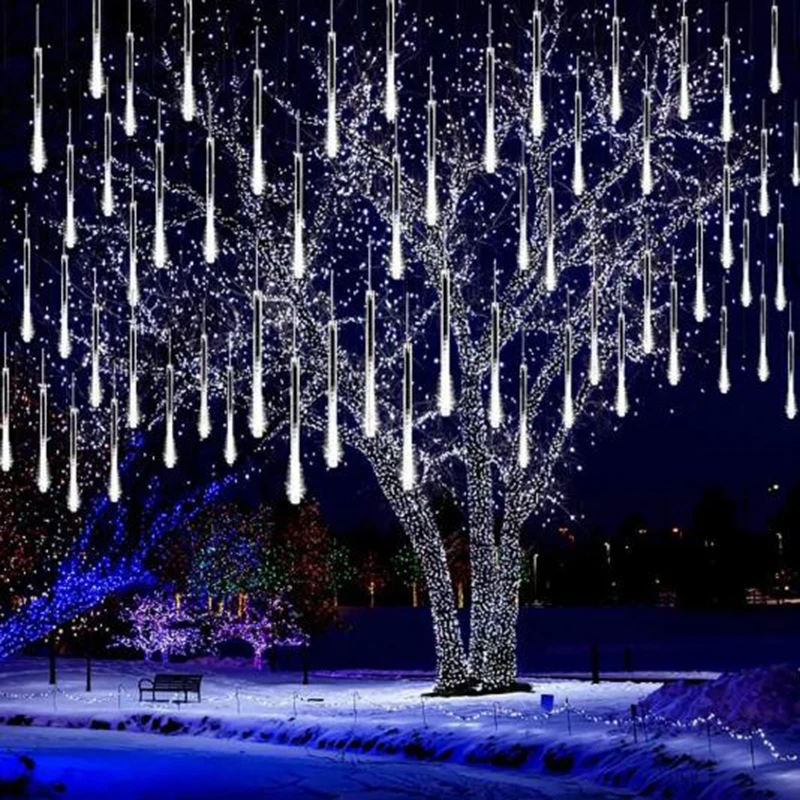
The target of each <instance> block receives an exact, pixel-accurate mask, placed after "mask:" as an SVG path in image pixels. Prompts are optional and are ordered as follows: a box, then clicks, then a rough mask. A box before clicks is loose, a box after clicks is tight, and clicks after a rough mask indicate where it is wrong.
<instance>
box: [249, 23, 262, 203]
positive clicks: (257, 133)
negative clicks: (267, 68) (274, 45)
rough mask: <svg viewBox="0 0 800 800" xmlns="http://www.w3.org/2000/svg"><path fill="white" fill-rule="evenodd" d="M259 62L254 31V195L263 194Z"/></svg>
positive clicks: (252, 186)
mask: <svg viewBox="0 0 800 800" xmlns="http://www.w3.org/2000/svg"><path fill="white" fill-rule="evenodd" d="M259 64H260V62H259V36H258V31H256V54H255V67H254V68H253V162H252V165H251V167H250V188H251V189H252V191H253V194H254V195H255V196H256V197H261V195H262V194H264V155H263V137H264V73H263V72H262V71H261V67H260V65H259Z"/></svg>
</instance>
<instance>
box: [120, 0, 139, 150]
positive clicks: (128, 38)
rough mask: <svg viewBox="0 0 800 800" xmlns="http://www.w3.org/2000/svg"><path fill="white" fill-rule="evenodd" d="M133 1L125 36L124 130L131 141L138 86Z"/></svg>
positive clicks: (135, 125) (133, 130)
mask: <svg viewBox="0 0 800 800" xmlns="http://www.w3.org/2000/svg"><path fill="white" fill-rule="evenodd" d="M131 3H132V0H128V32H127V33H126V34H125V117H124V122H123V128H124V129H125V135H126V136H127V137H128V138H129V139H130V138H131V137H133V136H135V135H136V128H137V124H136V85H135V82H134V71H135V68H136V40H135V39H134V36H133V15H132V12H131Z"/></svg>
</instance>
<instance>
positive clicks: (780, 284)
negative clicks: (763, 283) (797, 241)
mask: <svg viewBox="0 0 800 800" xmlns="http://www.w3.org/2000/svg"><path fill="white" fill-rule="evenodd" d="M775 251H776V252H775V256H776V265H777V275H776V280H775V308H777V309H778V311H785V310H786V305H787V300H786V278H785V273H786V268H785V258H786V226H785V225H784V224H783V204H782V203H781V198H780V195H778V230H777V232H776V236H775Z"/></svg>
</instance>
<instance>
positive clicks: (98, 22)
mask: <svg viewBox="0 0 800 800" xmlns="http://www.w3.org/2000/svg"><path fill="white" fill-rule="evenodd" d="M104 86H105V78H104V77H103V0H92V66H91V69H90V70H89V93H90V94H91V95H92V97H93V98H94V99H95V100H99V99H100V98H101V97H102V96H103V88H104Z"/></svg>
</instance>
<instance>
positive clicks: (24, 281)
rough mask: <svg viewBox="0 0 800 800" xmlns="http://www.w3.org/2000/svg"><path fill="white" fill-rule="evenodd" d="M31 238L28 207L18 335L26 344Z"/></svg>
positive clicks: (29, 337) (28, 339) (30, 320)
mask: <svg viewBox="0 0 800 800" xmlns="http://www.w3.org/2000/svg"><path fill="white" fill-rule="evenodd" d="M31 282H32V277H31V237H30V230H29V225H28V206H27V205H26V206H25V234H24V237H23V239H22V324H21V327H20V333H21V335H22V341H23V342H25V343H26V344H28V343H30V342H32V341H33V337H34V327H33V312H32V310H31Z"/></svg>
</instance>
